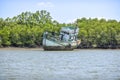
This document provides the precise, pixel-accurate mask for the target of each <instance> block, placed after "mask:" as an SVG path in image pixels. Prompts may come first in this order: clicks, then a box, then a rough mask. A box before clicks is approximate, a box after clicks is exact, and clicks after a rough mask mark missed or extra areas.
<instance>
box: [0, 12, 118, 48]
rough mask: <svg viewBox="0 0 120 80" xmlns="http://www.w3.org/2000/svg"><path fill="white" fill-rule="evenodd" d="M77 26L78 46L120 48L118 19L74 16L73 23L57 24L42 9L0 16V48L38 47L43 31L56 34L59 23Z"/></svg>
mask: <svg viewBox="0 0 120 80" xmlns="http://www.w3.org/2000/svg"><path fill="white" fill-rule="evenodd" d="M75 25H77V26H78V27H79V28H80V31H79V34H78V38H79V39H81V44H80V45H79V48H120V22H117V21H116V20H105V19H100V20H98V19H97V18H94V19H91V18H89V19H87V18H85V17H83V18H81V19H77V20H76V21H75V22H74V23H69V24H65V23H62V24H60V23H59V22H57V21H56V20H52V17H51V16H50V13H49V12H47V11H45V10H42V11H36V12H35V13H31V12H22V13H21V14H20V15H17V16H14V17H13V18H9V17H8V18H6V19H2V18H0V47H5V46H15V47H38V46H42V34H43V32H44V31H54V32H56V33H58V32H59V31H60V29H61V27H62V26H75Z"/></svg>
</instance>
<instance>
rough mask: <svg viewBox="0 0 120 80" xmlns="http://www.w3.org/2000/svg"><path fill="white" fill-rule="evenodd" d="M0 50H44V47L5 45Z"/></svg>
mask: <svg viewBox="0 0 120 80" xmlns="http://www.w3.org/2000/svg"><path fill="white" fill-rule="evenodd" d="M0 50H43V48H42V47H38V48H27V47H25V48H21V47H3V48H0Z"/></svg>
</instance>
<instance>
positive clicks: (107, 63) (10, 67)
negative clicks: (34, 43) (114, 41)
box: [0, 50, 120, 80]
mask: <svg viewBox="0 0 120 80" xmlns="http://www.w3.org/2000/svg"><path fill="white" fill-rule="evenodd" d="M0 80H120V50H75V51H39V50H38V51H32V50H7V51H6V50H0Z"/></svg>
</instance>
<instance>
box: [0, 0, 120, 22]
mask: <svg viewBox="0 0 120 80" xmlns="http://www.w3.org/2000/svg"><path fill="white" fill-rule="evenodd" d="M37 10H47V11H48V12H50V15H51V16H52V18H53V20H57V21H58V22H60V23H69V22H74V21H75V20H76V19H78V18H82V17H86V18H99V19H101V18H105V19H115V20H117V21H120V0H0V17H1V18H4V19H5V18H7V17H10V18H12V17H13V16H17V15H19V14H20V13H22V12H26V11H31V12H36V11H37Z"/></svg>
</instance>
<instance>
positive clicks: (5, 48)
mask: <svg viewBox="0 0 120 80" xmlns="http://www.w3.org/2000/svg"><path fill="white" fill-rule="evenodd" d="M0 50H40V51H44V49H43V48H42V47H36V48H28V47H2V48H0ZM74 50H120V48H116V49H112V48H107V49H104V48H78V49H74Z"/></svg>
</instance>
